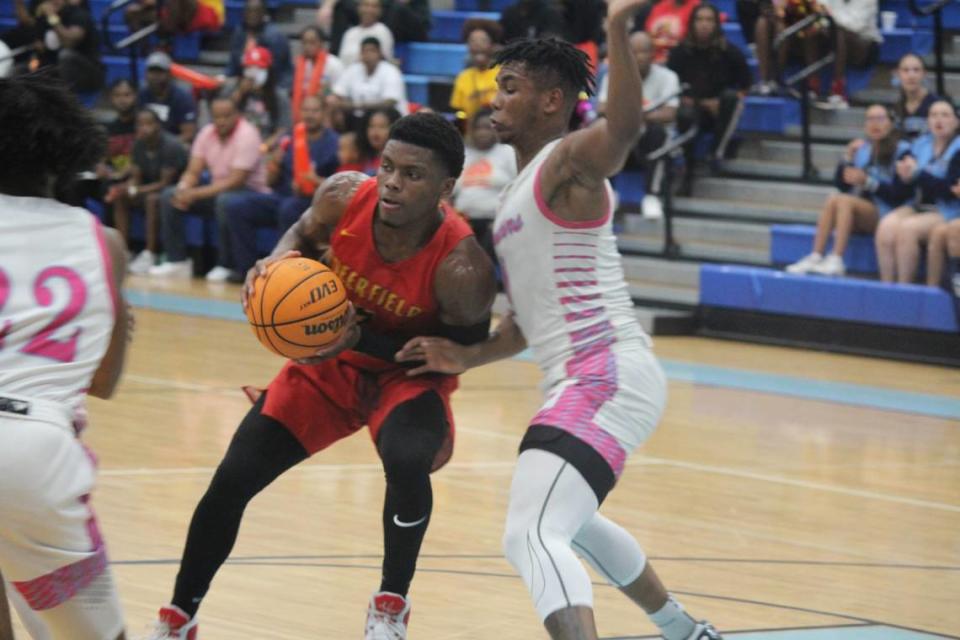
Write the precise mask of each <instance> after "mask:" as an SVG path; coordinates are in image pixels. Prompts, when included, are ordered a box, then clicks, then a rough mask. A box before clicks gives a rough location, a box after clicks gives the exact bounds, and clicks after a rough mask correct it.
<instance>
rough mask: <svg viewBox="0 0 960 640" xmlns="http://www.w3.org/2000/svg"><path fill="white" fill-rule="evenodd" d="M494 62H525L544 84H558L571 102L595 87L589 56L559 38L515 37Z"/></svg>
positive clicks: (546, 85)
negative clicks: (581, 93)
mask: <svg viewBox="0 0 960 640" xmlns="http://www.w3.org/2000/svg"><path fill="white" fill-rule="evenodd" d="M494 62H495V63H496V64H499V65H502V64H506V63H508V62H518V63H522V64H523V65H524V66H525V67H526V69H527V71H529V72H530V73H531V74H532V75H534V76H536V77H537V82H538V84H540V85H541V86H542V87H555V86H558V85H559V86H560V87H561V88H562V89H563V92H564V95H565V96H566V97H567V101H568V103H570V104H571V105H572V104H574V103H575V102H576V100H577V96H578V95H579V94H580V92H581V91H583V92H586V93H587V95H591V96H592V95H593V94H594V90H595V88H596V78H594V76H593V71H591V69H590V58H589V57H587V54H585V53H584V52H583V51H580V50H579V49H577V48H576V47H575V46H573V45H572V44H570V43H569V42H565V41H564V40H560V39H559V38H536V39H533V38H524V39H522V40H514V41H513V42H511V43H509V44H507V45H506V46H505V47H503V48H502V49H500V51H499V52H498V53H497V54H496V56H495V60H494Z"/></svg>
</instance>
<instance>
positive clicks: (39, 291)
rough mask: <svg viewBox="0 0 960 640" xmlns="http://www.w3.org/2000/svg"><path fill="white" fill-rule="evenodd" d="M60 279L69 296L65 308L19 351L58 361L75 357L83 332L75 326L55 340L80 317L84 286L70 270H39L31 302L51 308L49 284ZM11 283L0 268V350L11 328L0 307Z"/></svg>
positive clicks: (10, 287) (52, 294)
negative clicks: (60, 332) (55, 334)
mask: <svg viewBox="0 0 960 640" xmlns="http://www.w3.org/2000/svg"><path fill="white" fill-rule="evenodd" d="M53 280H61V281H63V282H65V283H66V284H67V287H68V289H69V294H70V297H69V299H68V300H67V303H66V305H64V307H63V308H62V309H60V310H59V311H57V313H56V315H54V317H53V319H52V320H50V322H48V323H47V324H46V325H44V326H43V327H42V328H41V329H40V330H39V331H37V332H36V333H35V334H34V335H33V336H32V337H31V338H30V339H29V340H28V341H27V343H26V344H25V345H24V346H23V347H21V349H20V352H21V353H23V354H26V355H30V356H36V357H38V358H46V359H48V360H55V361H57V362H73V360H74V358H75V357H76V354H77V342H78V340H79V339H80V334H81V333H82V331H83V329H82V328H81V327H77V328H76V329H74V330H73V331H72V332H71V333H70V334H69V336H68V337H63V338H54V337H53V334H54V332H56V331H57V330H58V329H60V328H62V327H64V326H65V325H67V324H68V323H69V322H70V321H71V320H73V319H74V318H76V317H77V316H78V315H80V312H81V311H83V308H84V306H86V304H87V287H86V285H85V284H84V282H83V278H81V277H80V274H78V273H77V272H76V271H74V270H73V269H70V268H69V267H47V268H46V269H44V270H43V271H41V272H40V273H39V274H38V275H37V277H36V279H35V280H34V281H33V299H34V301H36V303H37V304H38V305H39V306H41V307H44V308H46V307H50V306H52V305H53V304H54V291H53V289H52V288H51V286H50V283H51V281H53ZM13 285H14V283H11V282H10V278H9V277H8V276H7V274H6V272H5V271H4V270H3V268H0V350H2V349H4V348H5V347H6V341H7V338H8V337H9V335H10V333H11V331H12V329H13V321H12V320H5V319H4V318H3V308H4V306H5V305H6V304H7V302H8V300H9V299H10V295H11V294H12V292H13Z"/></svg>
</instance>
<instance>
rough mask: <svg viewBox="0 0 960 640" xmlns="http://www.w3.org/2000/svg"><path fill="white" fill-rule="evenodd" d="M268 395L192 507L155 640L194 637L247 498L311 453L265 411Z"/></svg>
mask: <svg viewBox="0 0 960 640" xmlns="http://www.w3.org/2000/svg"><path fill="white" fill-rule="evenodd" d="M265 398H266V394H264V395H262V396H261V397H260V398H259V399H258V400H257V402H256V404H254V405H253V407H251V408H250V412H249V413H247V415H246V417H245V418H244V419H243V421H242V422H241V423H240V426H239V427H238V428H237V432H236V433H235V434H234V436H233V440H232V441H231V442H230V446H229V447H228V448H227V453H226V454H225V455H224V457H223V460H222V461H221V462H220V466H219V467H217V471H216V473H215V474H214V476H213V480H211V481H210V486H209V487H208V488H207V492H206V493H205V494H204V495H203V498H201V499H200V502H199V503H198V504H197V508H196V509H195V510H194V512H193V519H192V520H191V521H190V529H189V531H188V533H187V541H186V545H185V546H184V549H183V558H182V559H181V560H180V571H179V572H178V573H177V581H176V585H175V587H174V591H173V599H172V601H171V602H172V606H171V607H164V608H163V609H161V610H160V621H159V623H158V624H157V629H156V630H155V631H154V634H153V635H152V636H150V639H151V640H166V639H167V638H177V639H180V638H183V639H188V638H190V639H192V638H193V637H195V635H196V631H194V629H195V628H196V622H195V621H194V620H193V618H194V616H195V615H196V613H197V609H199V608H200V601H201V600H202V599H203V597H204V596H205V595H206V593H207V590H208V589H209V588H210V582H211V581H212V580H213V577H214V575H216V573H217V571H218V570H219V569H220V566H221V565H222V564H223V563H224V562H225V561H226V559H227V557H228V556H229V555H230V551H231V550H232V549H233V545H234V543H235V542H236V540H237V532H238V531H239V529H240V520H241V519H242V518H243V512H244V509H246V507H247V503H248V502H250V500H251V499H252V498H253V497H254V496H255V495H257V494H258V493H260V491H262V490H263V489H264V488H265V487H266V486H267V485H269V484H270V483H271V482H273V481H274V480H275V479H276V478H277V477H279V476H280V474H282V473H283V472H285V471H286V470H287V469H290V468H291V467H293V466H294V465H296V464H298V463H300V462H302V461H303V460H306V459H307V457H308V454H307V451H306V450H305V449H304V448H303V445H301V444H300V442H299V441H298V440H297V439H296V438H295V437H294V436H293V434H291V433H290V432H289V431H288V430H287V429H286V428H285V427H284V426H283V425H282V424H280V423H279V422H277V421H276V420H274V419H273V418H270V417H268V416H265V415H263V414H261V409H262V408H263V403H264V401H265ZM191 634H193V635H191Z"/></svg>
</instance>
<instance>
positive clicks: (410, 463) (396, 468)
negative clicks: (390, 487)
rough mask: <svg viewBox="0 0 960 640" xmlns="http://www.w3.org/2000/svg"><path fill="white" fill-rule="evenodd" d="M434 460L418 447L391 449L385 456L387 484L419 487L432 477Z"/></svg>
mask: <svg viewBox="0 0 960 640" xmlns="http://www.w3.org/2000/svg"><path fill="white" fill-rule="evenodd" d="M431 463H432V458H431V457H430V456H428V454H427V452H425V451H423V450H420V449H419V448H418V447H413V446H411V447H410V448H409V449H403V448H400V447H391V448H390V449H389V450H388V451H387V452H386V453H385V455H383V471H384V473H385V474H386V476H387V482H388V483H390V484H394V485H401V486H407V485H418V484H421V483H423V482H425V481H426V480H427V479H428V478H429V477H430V467H431Z"/></svg>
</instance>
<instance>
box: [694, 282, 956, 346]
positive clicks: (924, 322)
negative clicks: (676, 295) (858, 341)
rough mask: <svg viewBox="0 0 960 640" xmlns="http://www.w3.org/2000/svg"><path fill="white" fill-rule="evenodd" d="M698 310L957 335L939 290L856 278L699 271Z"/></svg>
mask: <svg viewBox="0 0 960 640" xmlns="http://www.w3.org/2000/svg"><path fill="white" fill-rule="evenodd" d="M700 304H701V305H705V306H713V307H724V308H730V309H739V310H742V311H753V312H762V313H772V314H780V315H789V316H798V317H807V318H822V319H828V320H838V321H846V322H857V323H866V324H872V325H879V326H887V327H903V328H910V329H920V330H926V331H940V332H949V333H956V332H957V331H958V325H957V318H956V314H955V311H954V306H953V300H952V297H951V296H950V295H949V294H948V293H947V292H946V291H943V290H942V289H937V288H934V287H926V286H921V285H898V284H887V283H881V282H874V281H869V280H859V279H855V278H826V277H819V276H797V275H793V274H789V273H786V272H783V271H776V270H772V269H763V268H758V267H742V266H733V265H702V266H701V268H700Z"/></svg>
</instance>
